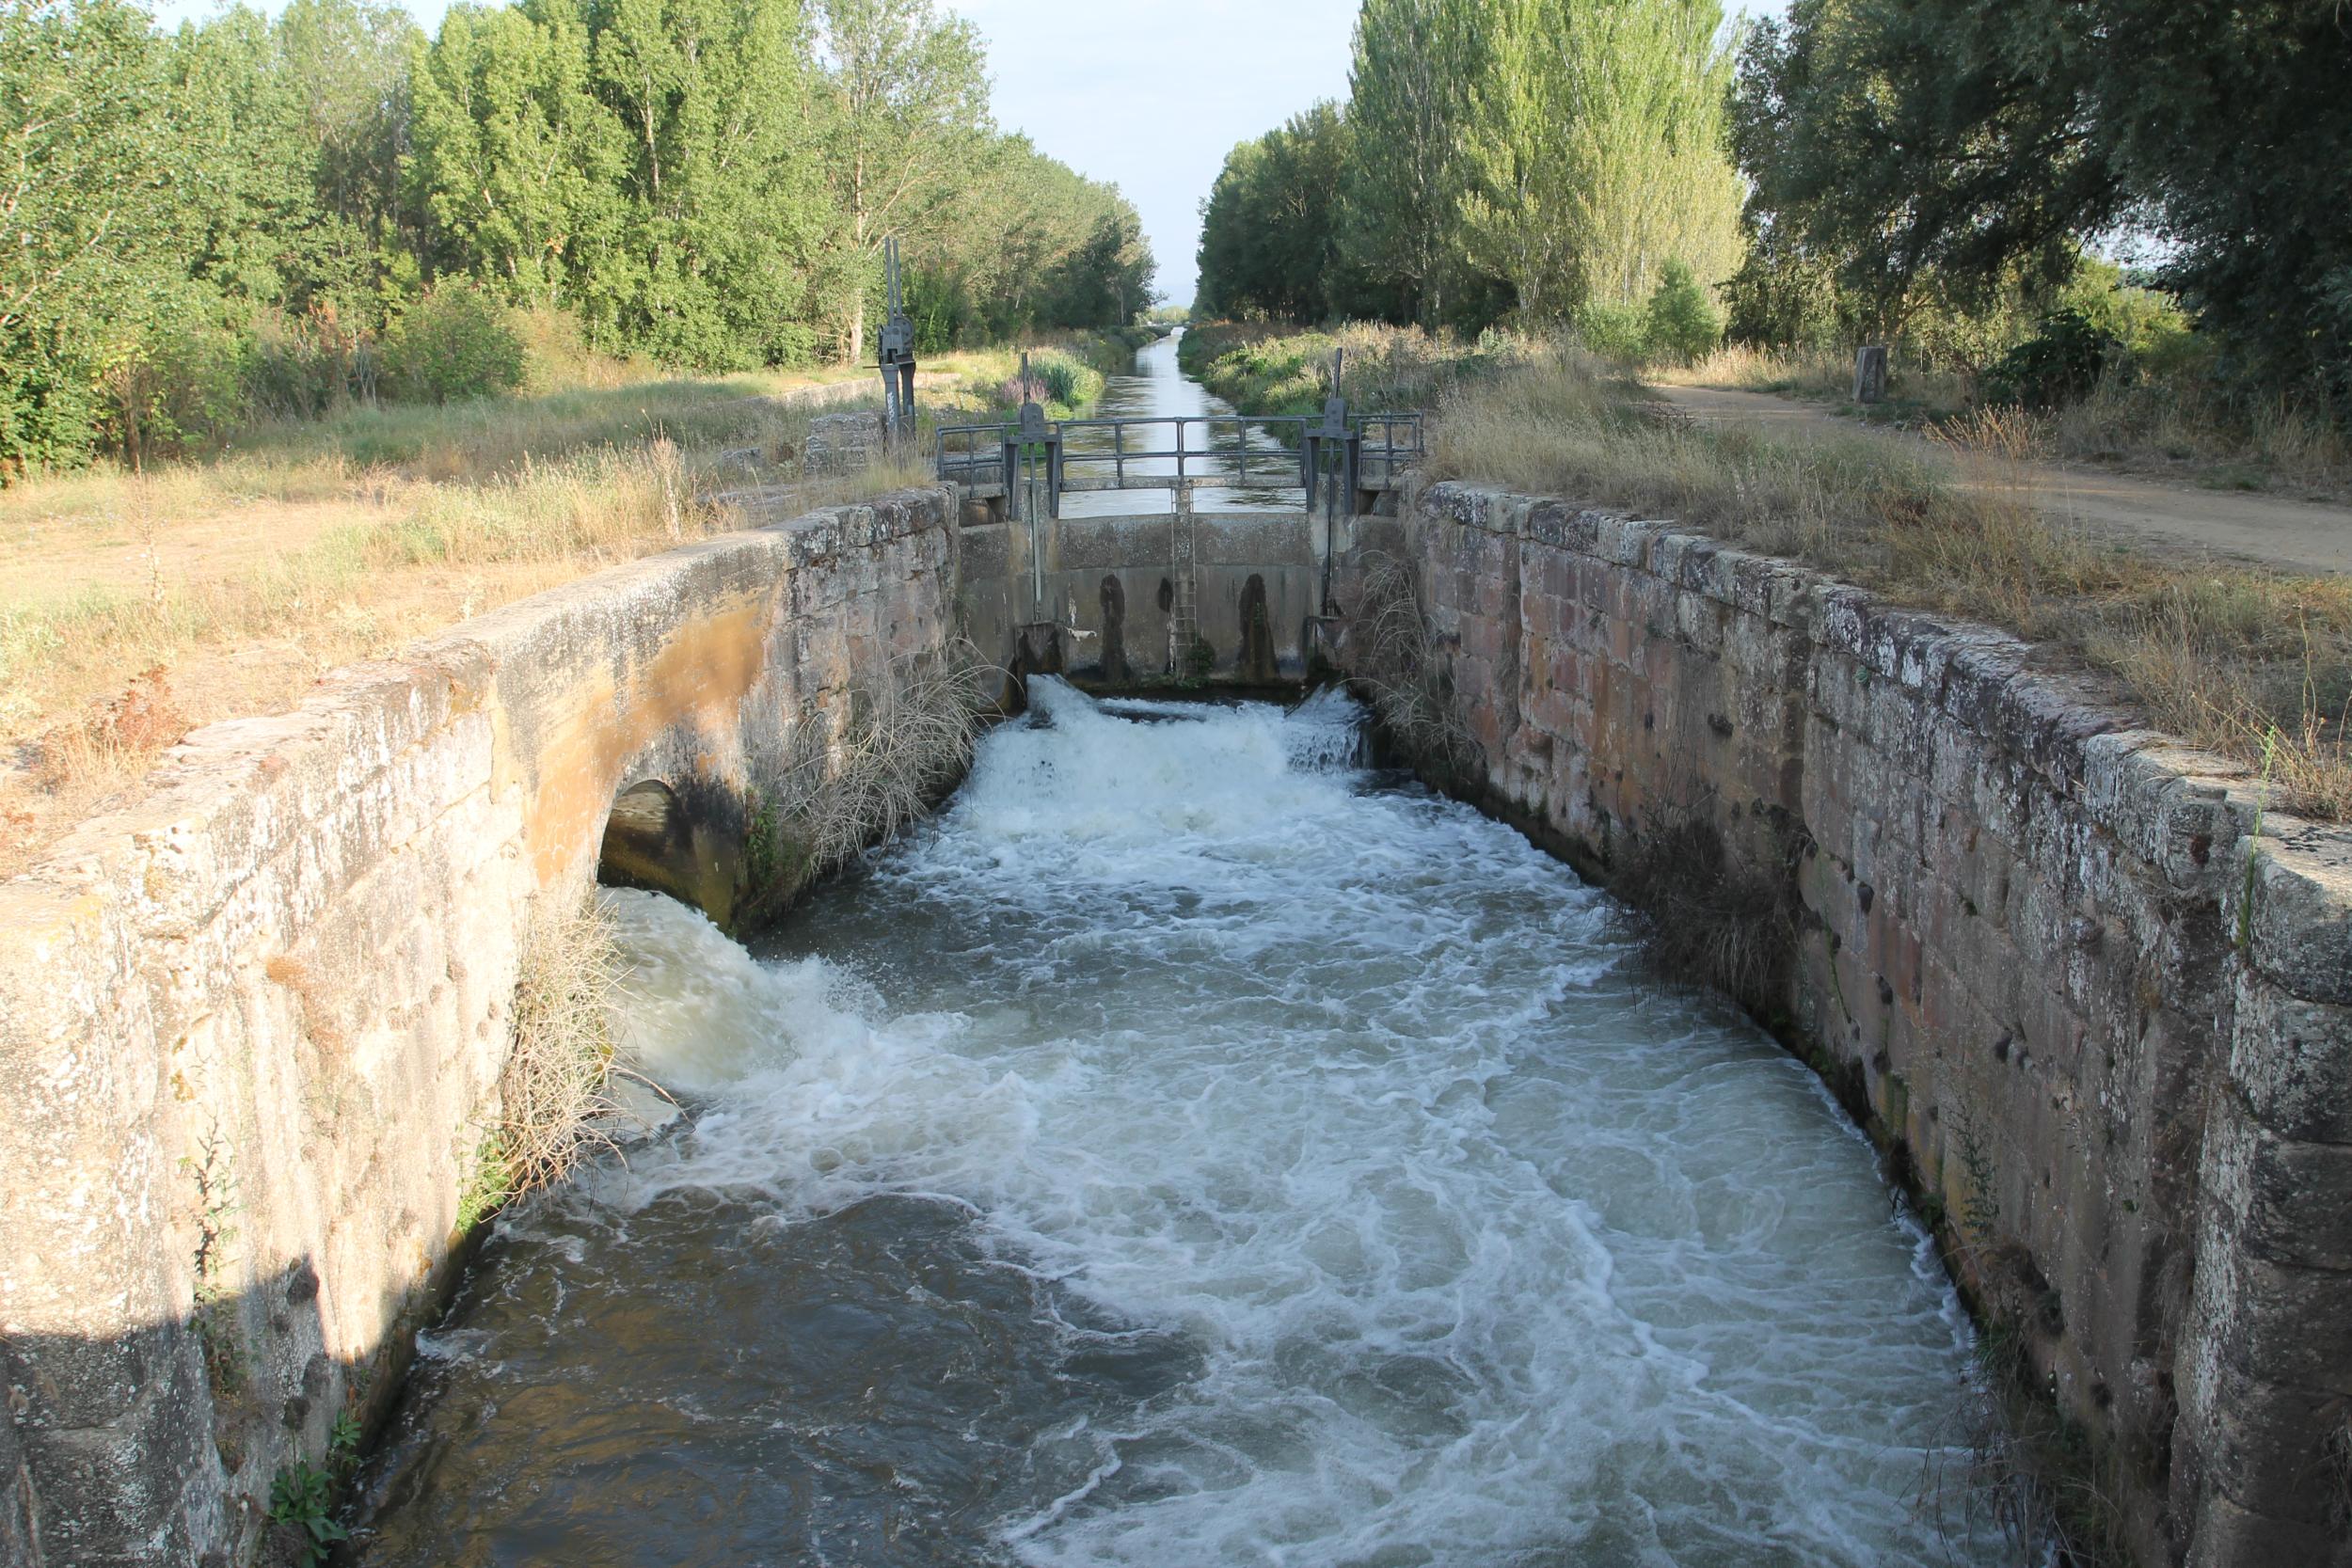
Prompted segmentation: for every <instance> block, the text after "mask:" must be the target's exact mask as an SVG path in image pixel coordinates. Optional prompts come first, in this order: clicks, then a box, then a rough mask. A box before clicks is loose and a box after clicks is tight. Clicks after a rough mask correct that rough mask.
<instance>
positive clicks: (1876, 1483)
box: [359, 679, 1999, 1568]
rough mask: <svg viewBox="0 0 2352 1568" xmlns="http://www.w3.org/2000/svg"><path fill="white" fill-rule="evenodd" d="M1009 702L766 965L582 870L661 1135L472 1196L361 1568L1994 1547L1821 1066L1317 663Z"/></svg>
mask: <svg viewBox="0 0 2352 1568" xmlns="http://www.w3.org/2000/svg"><path fill="white" fill-rule="evenodd" d="M1033 699H1034V700H1033V705H1032V711H1031V712H1030V713H1029V714H1028V715H1027V716H1026V717H1025V718H1023V719H1021V720H1017V721H1013V722H1011V723H1009V724H1008V725H1006V726H1004V727H1001V728H1000V729H998V730H997V731H996V732H994V733H993V734H992V735H991V736H989V737H988V738H987V740H986V741H985V742H984V743H983V745H982V747H981V750H980V754H979V757H978V760H977V766H976V768H975V771H974V773H973V776H972V777H971V779H970V781H969V782H968V783H967V784H966V785H965V786H964V788H963V789H962V790H961V793H960V794H959V795H958V797H957V798H956V799H955V800H954V801H953V803H952V804H951V806H950V807H949V809H948V810H947V811H946V812H945V813H944V814H943V816H941V817H940V818H939V819H937V820H936V821H934V822H933V823H931V824H930V825H929V826H927V827H926V828H925V829H923V830H922V831H920V832H916V833H914V834H913V835H911V836H910V837H908V838H907V839H905V840H904V841H902V842H900V843H898V844H897V845H895V846H893V847H890V848H888V849H886V850H885V851H883V852H882V853H881V854H880V855H879V856H878V858H877V860H876V863H874V864H873V865H872V867H871V868H870V871H869V873H868V874H866V875H865V876H863V877H862V878H859V879H855V880H851V881H846V882H843V883H840V884H838V885H835V886H833V887H831V888H829V889H827V890H825V891H824V892H823V893H822V894H820V895H818V896H817V897H816V898H815V899H814V900H812V901H811V902H810V903H809V904H808V905H807V906H805V907H804V908H803V911H801V912H800V913H799V914H798V915H797V916H796V917H795V918H794V919H793V921H792V922H791V923H790V925H789V926H788V927H787V929H785V930H784V931H783V932H782V933H781V934H780V935H779V936H778V937H776V938H775V939H774V940H773V941H772V942H771V943H769V944H768V945H767V946H766V947H765V948H764V949H763V950H762V951H760V952H759V953H758V954H756V955H754V954H751V953H747V952H745V951H744V950H742V949H741V948H739V947H737V946H736V945H734V944H733V943H731V942H727V941H725V940H724V939H723V938H722V937H721V936H719V935H718V934H717V932H716V931H715V930H713V929H712V928H711V927H709V926H707V924H706V923H704V922H703V921H702V919H701V918H700V917H699V916H698V915H695V914H693V913H691V912H690V911H687V910H686V909H684V908H683V907H681V906H679V905H676V904H674V903H671V902H668V901H666V900H664V899H661V898H660V897H658V896H655V895H646V894H636V893H625V894H615V895H612V902H613V907H614V910H615V912H616V916H617V919H618V921H619V923H620V927H621V931H622V934H623V937H624V940H625V943H626V947H627V951H628V958H629V962H630V971H629V975H628V994H627V1002H626V1008H625V1017H624V1018H623V1020H622V1022H623V1025H624V1033H625V1037H626V1043H627V1047H628V1051H629V1052H630V1053H631V1054H633V1056H634V1057H635V1058H636V1060H637V1061H638V1062H639V1063H640V1065H641V1066H642V1067H643V1068H644V1070H645V1071H646V1072H648V1073H649V1074H650V1075H652V1076H653V1077H655V1078H657V1079H659V1080H660V1081H661V1082H663V1083H665V1084H667V1085H670V1086H671V1087H672V1089H673V1090H674V1091H675V1092H676V1093H677V1095H678V1096H679V1098H680V1100H681V1101H683V1102H684V1105H685V1108H686V1115H685V1117H682V1118H681V1119H680V1120H679V1121H678V1122H677V1123H675V1124H674V1125H673V1126H672V1127H671V1128H669V1129H668V1130H667V1131H666V1132H664V1133H662V1134H661V1135H660V1136H659V1137H657V1138H656V1139H654V1140H652V1141H650V1142H648V1143H646V1144H643V1145H640V1146H637V1147H634V1148H630V1149H629V1150H628V1159H627V1161H626V1164H623V1163H620V1162H607V1163H605V1164H601V1165H599V1166H597V1167H596V1168H595V1169H594V1170H592V1171H591V1172H589V1173H588V1174H587V1175H586V1176H585V1177H584V1178H582V1179H581V1180H578V1181H577V1182H576V1183H574V1184H573V1185H572V1186H571V1187H570V1188H569V1189H568V1190H565V1191H564V1192H562V1193H561V1194H559V1195H557V1196H554V1197H553V1198H552V1199H550V1200H544V1201H540V1202H536V1203H533V1204H532V1205H528V1206H526V1207H525V1208H523V1209H522V1210H521V1211H520V1212H515V1213H512V1214H510V1216H509V1217H507V1218H506V1219H504V1220H502V1221H501V1223H500V1226H499V1229H498V1233H497V1235H496V1237H495V1238H494V1239H493V1241H492V1242H491V1243H489V1245H488V1246H487V1247H486V1249H485V1252H484V1254H483V1255H482V1258H481V1260H480V1262H479V1263H478V1265H477V1266H476V1268H475V1270H474V1272H473V1275H471V1277H470V1279H469V1283H468V1285H467V1287H466V1288H465V1290H464V1291H463V1292H462V1295H461V1298H460V1300H459V1301H458V1303H457V1305H456V1306H455V1307H454V1309H453V1312H452V1314H451V1316H450V1318H449V1320H448V1321H447V1322H446V1323H444V1324H443V1325H441V1326H440V1327H438V1328H437V1329H436V1330H435V1331H433V1332H432V1333H431V1334H430V1335H428V1336H427V1337H426V1339H425V1341H424V1352H425V1354H424V1356H423V1358H422V1360H421V1370H420V1372H419V1374H418V1377H417V1380H416V1383H415V1386H414V1388H413V1390H412V1393H411V1395H410V1397H409V1401H408V1403H407V1405H406V1406H405V1410H404V1413H403V1416H402V1418H401V1420H400V1422H399V1425H398V1429H397V1431H396V1433H395V1434H394V1436H393V1439H392V1441H391V1443H390V1444H389V1448H388V1449H387V1450H386V1451H385V1452H384V1453H383V1454H382V1455H381V1456H379V1458H378V1460H377V1461H375V1462H374V1464H373V1465H372V1466H371V1470H370V1473H369V1476H368V1478H367V1484H368V1489H369V1492H370V1495H371V1496H372V1497H373V1499H374V1501H375V1503H376V1511H375V1513H374V1515H373V1519H372V1520H371V1522H370V1526H369V1529H368V1530H367V1532H366V1534H365V1538H364V1539H363V1541H362V1543H361V1549H360V1553H359V1555H360V1558H361V1560H363V1561H366V1562H369V1563H372V1564H376V1565H380V1568H393V1565H414V1568H433V1565H441V1564H521V1563H549V1564H554V1563H562V1564H565V1565H569V1568H601V1565H608V1564H609V1565H612V1568H622V1565H629V1568H641V1565H646V1564H668V1563H677V1564H686V1563H696V1564H714V1563H742V1564H802V1563H811V1564H816V1563H822V1564H842V1565H850V1564H855V1565H859V1568H873V1565H882V1564H972V1563H999V1562H1001V1563H1041V1564H1073V1565H1075V1564H1097V1563H1132V1564H1139V1565H1150V1568H1180V1565H1188V1564H1200V1565H1203V1568H1207V1565H1212V1564H1214V1565H1216V1568H1230V1565H1236V1564H1273V1563H1280V1564H1288V1565H1309V1564H1312V1565H1331V1568H1339V1565H1364V1568H1372V1565H1379V1568H1406V1565H1418V1564H1428V1565H1454V1564H1463V1565H1478V1568H1489V1565H1501V1564H1512V1565H1521V1568H1534V1565H1561V1568H1565V1565H1569V1564H1576V1565H1587V1568H1613V1565H1626V1568H1633V1565H1654V1564H1667V1563H1672V1564H1680V1565H1686V1568H1697V1565H1721V1568H1735V1565H1736V1568H1764V1565H1772V1564H1785V1565H1788V1568H1820V1565H1824V1564H1851V1565H1856V1568H1863V1565H1867V1568H1882V1565H1892V1564H1913V1563H1916V1564H1942V1563H1947V1562H1962V1563H1982V1562H1992V1561H1995V1560H1999V1554H1998V1552H1997V1551H1996V1550H1995V1544H1994V1542H1992V1541H1990V1540H1987V1539H1982V1538H1971V1537H1967V1536H1964V1535H1956V1534H1955V1533H1954V1532H1953V1530H1952V1529H1951V1528H1950V1527H1949V1523H1948V1521H1947V1523H1946V1524H1945V1525H1944V1526H1943V1527H1941V1528H1939V1525H1938V1522H1937V1518H1936V1513H1937V1511H1936V1510H1935V1509H1933V1508H1932V1507H1931V1505H1930V1504H1929V1503H1927V1502H1925V1501H1923V1499H1922V1497H1921V1492H1922V1483H1923V1480H1925V1481H1929V1482H1930V1483H1931V1482H1932V1480H1933V1477H1934V1476H1935V1475H1936V1474H1937V1473H1938V1472H1939V1470H1940V1469H1942V1468H1943V1467H1944V1465H1945V1462H1946V1461H1947V1460H1949V1459H1951V1458H1953V1457H1954V1456H1952V1455H1951V1454H1949V1453H1947V1451H1946V1450H1945V1449H1943V1448H1942V1447H1941V1445H1944V1444H1946V1443H1947V1442H1949V1441H1951V1440H1952V1439H1953V1438H1954V1437H1955V1435H1956V1433H1957V1432H1958V1430H1959V1426H1960V1424H1961V1417H1962V1412H1963V1405H1964V1404H1965V1402H1966V1401H1965V1395H1964V1381H1965V1373H1966V1367H1967V1360H1968V1331H1967V1329H1966V1327H1965V1323H1964V1319H1963V1315H1962V1312H1961V1310H1960V1307H1959V1306H1958V1304H1957V1303H1956V1301H1955V1300H1954V1298H1953V1295H1952V1293H1951V1291H1950V1290H1949V1289H1948V1287H1947V1284H1946V1282H1945V1280H1944V1278H1943V1276H1942V1275H1941V1273H1940V1272H1939V1270H1938V1268H1937V1266H1936V1262H1935V1259H1933V1257H1932V1255H1931V1251H1930V1249H1929V1247H1928V1245H1927V1244H1926V1243H1925V1242H1924V1240H1923V1238H1922V1237H1921V1236H1920V1234H1919V1233H1918V1232H1917V1230H1916V1229H1915V1228H1914V1227H1910V1226H1909V1225H1907V1224H1905V1223H1903V1222H1901V1221H1900V1220H1899V1218H1898V1217H1897V1216H1896V1215H1895V1214H1894V1212H1892V1209H1891V1206H1890V1197H1889V1193H1888V1190H1887V1188H1886V1187H1885V1185H1884V1184H1883V1181H1882V1180H1881V1179H1880V1177H1879V1175H1878V1173H1877V1171H1876V1169H1875V1166H1874V1163H1873V1160H1872V1156H1871V1152H1870V1150H1869V1149H1868V1148H1867V1146H1866V1144H1865V1143H1864V1141H1863V1140H1862V1139H1861V1138H1860V1137H1859V1136H1858V1135H1857V1134H1856V1133H1854V1132H1852V1131H1851V1128H1850V1127H1849V1125H1848V1124H1847V1123H1846V1121H1845V1120H1844V1118H1843V1117H1842V1116H1841V1115H1840V1114H1839V1112H1838V1111H1837V1110H1836V1107H1835V1106H1834V1105H1833V1104H1832V1103H1831V1101H1829V1099H1828V1098H1827V1097H1826V1096H1825V1095H1824V1094H1823V1092H1822V1091H1821V1089H1820V1087H1819V1085H1817V1084H1816V1082H1815V1081H1814V1079H1813V1078H1812V1076H1811V1075H1810V1074H1809V1073H1808V1072H1807V1071H1806V1070H1805V1069H1804V1068H1803V1067H1802V1066H1800V1065H1799V1064H1798V1063H1796V1062H1795V1061H1793V1060H1791V1059H1790V1058H1788V1056H1787V1055H1786V1054H1784V1053H1782V1052H1780V1051H1779V1050H1778V1049H1776V1048H1775V1047H1774V1046H1773V1045H1772V1043H1771V1042H1769V1041H1768V1040H1767V1039H1765V1038H1764V1037H1761V1036H1760V1035H1759V1034H1758V1033H1757V1032H1756V1030H1755V1029H1754V1028H1753V1027H1751V1026H1749V1025H1747V1024H1746V1023H1744V1022H1740V1021H1739V1020H1738V1019H1736V1018H1735V1017H1733V1016H1731V1015H1730V1014H1728V1013H1727V1012H1726V1011H1725V1010H1724V1009H1723V1008H1721V1007H1720V1006H1714V1005H1710V1004H1708V1003H1707V1002H1705V1001H1704V1000H1701V999H1697V998H1693V997H1691V996H1687V995H1683V994H1679V993H1677V992H1674V991H1671V990H1661V989H1660V988H1659V987H1658V986H1656V985H1655V984H1653V983H1651V982H1650V981H1648V980H1646V979H1645V978H1644V977H1643V976H1642V975H1641V974H1639V973H1638V972H1637V971H1636V969H1635V967H1634V966H1633V964H1632V963H1631V961H1630V959H1631V955H1630V951H1629V947H1628V945H1627V944H1626V941H1625V939H1624V936H1623V934H1622V930H1621V927H1620V923H1619V921H1618V919H1617V918H1616V916H1615V915H1614V913H1613V909H1612V907H1611V905H1610V904H1609V902H1608V901H1607V900H1606V899H1605V898H1604V897H1603V896H1602V895H1599V894H1597V893H1596V892H1594V891H1593V890H1591V889H1588V888H1586V887H1584V886H1583V885H1581V883H1580V882H1579V881H1578V880H1577V879H1575V878H1574V877H1573V876H1572V875H1571V874H1570V873H1569V872H1568V871H1567V870H1566V869H1565V867H1563V866H1561V865H1560V864H1558V863H1555V862H1552V861H1550V860H1549V859H1547V858H1546V857H1545V856H1543V855H1541V854H1540V853H1538V852H1537V851H1536V850H1535V849H1534V848H1533V847H1530V846H1529V845H1528V844H1527V843H1526V842H1525V841H1524V840H1522V839H1521V838H1520V837H1518V835H1517V834H1516V833H1514V832H1511V831H1509V830H1508V829H1505V828H1503V827H1502V826H1499V825H1497V824H1495V823H1493V822H1490V821H1488V820H1486V818H1484V817H1482V816H1479V815H1477V814H1476V813H1475V812H1472V811H1470V810H1469V809H1467V808H1465V807H1462V806H1460V805H1457V804H1455V803H1453V802H1450V801H1447V800H1442V799H1438V798H1436V797H1433V796H1431V795H1429V794H1428V793H1426V792H1424V791H1422V790H1421V789H1420V788H1418V787H1417V786H1414V785H1412V784H1408V783H1407V782H1406V781H1403V780H1401V779H1398V778H1396V777H1393V776H1388V775H1382V774H1377V773H1374V772H1371V771H1368V770H1366V769H1365V768H1362V767H1360V766H1359V762H1358V757H1357V752H1358V745H1359V729H1358V721H1359V714H1358V713H1357V712H1356V710H1355V709H1354V707H1353V706H1352V705H1350V704H1349V703H1348V702H1347V700H1346V699H1344V698H1343V697H1340V696H1338V695H1336V694H1326V695H1324V696H1321V697H1318V698H1316V699H1314V700H1312V701H1311V702H1309V703H1308V704H1306V705H1304V706H1302V707H1300V708H1298V709H1297V710H1295V711H1293V712H1288V713H1286V712H1284V711H1283V710H1281V709H1279V708H1277V707H1272V706H1267V705H1245V706H1216V705H1175V704H1141V703H1125V704H1122V703H1116V702H1113V703H1104V704H1098V703H1096V702H1094V701H1091V700H1089V699H1088V698H1087V697H1085V696H1082V695H1080V694H1079V693H1077V692H1075V691H1073V690H1072V689H1069V688H1067V687H1063V686H1060V685H1059V684H1057V683H1055V682H1052V681H1050V680H1043V679H1041V680H1040V681H1038V682H1037V683H1036V684H1035V687H1034V689H1033Z"/></svg>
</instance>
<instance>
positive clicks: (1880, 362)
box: [1853, 343, 1886, 403]
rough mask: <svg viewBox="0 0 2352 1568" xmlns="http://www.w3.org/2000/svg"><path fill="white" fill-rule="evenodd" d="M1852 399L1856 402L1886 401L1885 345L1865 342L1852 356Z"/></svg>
mask: <svg viewBox="0 0 2352 1568" xmlns="http://www.w3.org/2000/svg"><path fill="white" fill-rule="evenodd" d="M1853 400H1854V402H1856V403H1884V402H1885V401H1886V345H1885V344H1883V343H1869V344H1866V345H1865V346H1864V347H1863V349H1862V351H1861V352H1860V353H1858V354H1856V355H1855V356H1853Z"/></svg>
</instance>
